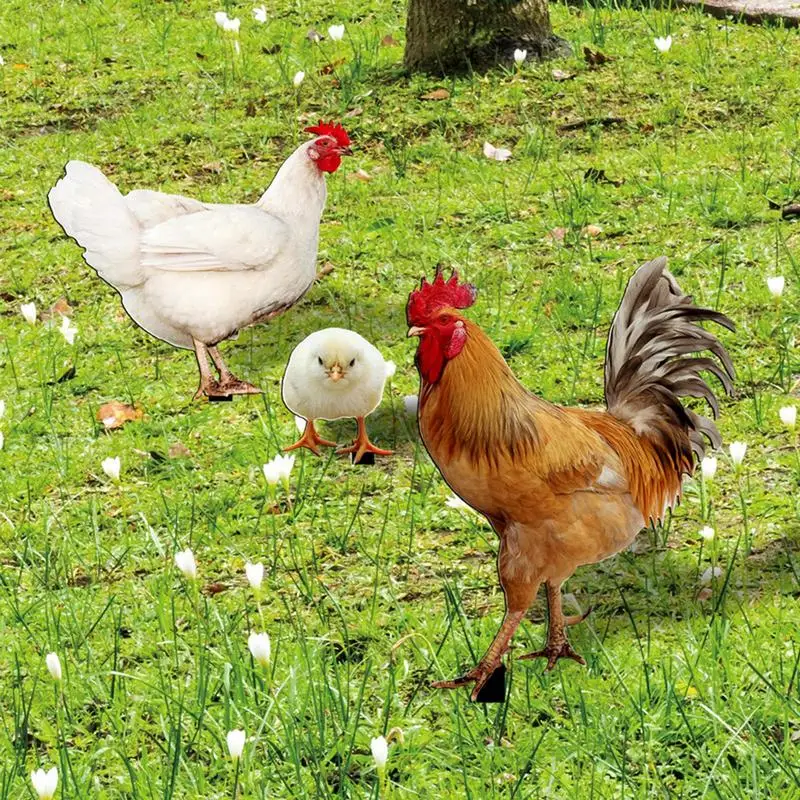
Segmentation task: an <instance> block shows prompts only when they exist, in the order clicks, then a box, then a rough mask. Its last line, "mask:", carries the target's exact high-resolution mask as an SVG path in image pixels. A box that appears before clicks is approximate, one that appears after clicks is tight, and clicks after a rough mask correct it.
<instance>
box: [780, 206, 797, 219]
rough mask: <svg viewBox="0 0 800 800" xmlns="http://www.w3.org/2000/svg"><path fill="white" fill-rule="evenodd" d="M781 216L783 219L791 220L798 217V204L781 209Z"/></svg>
mask: <svg viewBox="0 0 800 800" xmlns="http://www.w3.org/2000/svg"><path fill="white" fill-rule="evenodd" d="M781 216H782V217H783V219H791V218H793V217H800V203H789V205H788V206H784V207H783V208H782V209H781Z"/></svg>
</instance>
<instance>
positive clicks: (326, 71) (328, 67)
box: [319, 58, 344, 75]
mask: <svg viewBox="0 0 800 800" xmlns="http://www.w3.org/2000/svg"><path fill="white" fill-rule="evenodd" d="M342 64H344V59H343V58H337V59H336V61H331V63H330V64H325V66H323V67H321V68H320V71H319V74H320V75H330V74H331V73H332V72H334V71H335V70H336V67H341V66H342Z"/></svg>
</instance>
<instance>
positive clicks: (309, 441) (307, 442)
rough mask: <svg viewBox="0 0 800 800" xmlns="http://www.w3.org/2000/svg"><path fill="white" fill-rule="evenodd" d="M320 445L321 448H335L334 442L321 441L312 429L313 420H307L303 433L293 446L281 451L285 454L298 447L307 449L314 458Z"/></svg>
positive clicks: (314, 429) (315, 430) (313, 428)
mask: <svg viewBox="0 0 800 800" xmlns="http://www.w3.org/2000/svg"><path fill="white" fill-rule="evenodd" d="M320 445H322V446H323V447H336V442H330V441H328V440H327V439H323V438H322V437H321V436H320V435H319V434H318V433H317V429H316V428H315V427H314V420H313V419H309V420H306V429H305V430H304V431H303V435H302V436H301V437H300V438H299V439H298V440H297V441H296V442H295V443H294V444H290V445H289V446H288V447H284V448H283V449H284V452H286V451H288V450H297V448H298V447H307V448H308V449H309V450H310V451H311V452H312V453H313V454H314V455H315V456H318V455H319V446H320Z"/></svg>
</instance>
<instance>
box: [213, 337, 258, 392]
mask: <svg viewBox="0 0 800 800" xmlns="http://www.w3.org/2000/svg"><path fill="white" fill-rule="evenodd" d="M208 354H209V355H210V356H211V360H212V361H213V362H214V366H215V367H216V368H217V370H218V371H219V387H220V389H221V390H222V394H260V393H261V389H259V388H258V387H257V386H253V384H252V383H248V382H247V381H240V380H239V379H238V378H237V377H236V376H235V375H234V374H233V373H232V372H231V371H230V369H229V368H228V365H227V364H226V363H225V362H224V361H223V359H222V354H221V353H220V352H219V349H218V348H217V347H216V346H214V347H209V348H208Z"/></svg>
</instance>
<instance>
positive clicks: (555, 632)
mask: <svg viewBox="0 0 800 800" xmlns="http://www.w3.org/2000/svg"><path fill="white" fill-rule="evenodd" d="M589 611H591V609H589ZM589 611H587V612H586V613H585V614H579V615H576V616H573V617H565V616H564V612H563V610H562V608H561V585H560V584H557V583H553V582H552V581H547V617H548V621H547V643H546V644H545V646H544V648H542V649H541V650H537V651H536V652H535V653H526V654H525V655H524V656H520V660H524V659H530V658H546V659H547V666H546V667H545V670H551V669H553V667H555V665H556V663H557V662H558V659H559V658H571V659H572V660H573V661H577V662H578V663H579V664H584V665H585V664H586V662H585V661H584V660H583V658H582V657H581V656H579V655H578V654H577V653H576V652H575V651H574V650H573V649H572V645H570V643H569V641H568V640H567V633H566V627H567V626H568V625H577V624H578V623H579V622H583V620H585V619H586V617H587V616H589Z"/></svg>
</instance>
